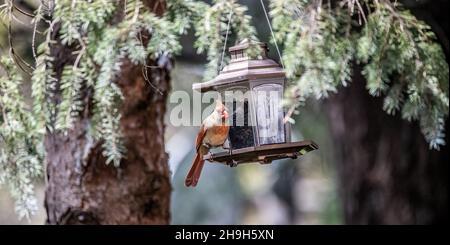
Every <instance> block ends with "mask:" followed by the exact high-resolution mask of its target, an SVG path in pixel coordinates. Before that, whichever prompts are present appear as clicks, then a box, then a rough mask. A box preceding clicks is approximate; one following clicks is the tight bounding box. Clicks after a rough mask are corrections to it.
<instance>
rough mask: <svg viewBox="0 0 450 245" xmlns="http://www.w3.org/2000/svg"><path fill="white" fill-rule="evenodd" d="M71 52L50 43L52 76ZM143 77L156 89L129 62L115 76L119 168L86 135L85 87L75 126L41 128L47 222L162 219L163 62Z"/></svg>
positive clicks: (165, 188) (165, 187)
mask: <svg viewBox="0 0 450 245" xmlns="http://www.w3.org/2000/svg"><path fill="white" fill-rule="evenodd" d="M145 3H146V6H147V7H149V8H150V9H152V10H153V11H154V12H156V13H157V14H161V13H162V12H163V11H164V8H165V5H164V4H162V3H163V1H159V0H155V1H151V0H149V1H145ZM54 38H55V39H56V40H58V37H57V36H55V37H54ZM71 53H72V50H71V49H70V48H68V47H64V46H62V45H61V44H59V43H57V44H55V45H54V46H52V55H53V56H54V57H56V59H55V64H54V66H55V68H54V69H55V73H56V78H58V77H60V76H61V73H62V68H63V66H64V64H67V63H70V62H73V56H72V55H71ZM151 62H153V61H149V64H150V65H152V63H151ZM148 74H149V79H150V80H151V81H150V82H152V83H153V84H154V85H156V86H157V87H158V89H159V90H160V91H161V92H162V94H160V93H159V92H157V91H155V89H153V88H151V86H149V85H148V84H147V82H146V81H145V80H144V77H143V74H142V70H141V67H140V66H136V65H133V64H132V63H131V62H127V61H125V62H124V64H123V65H122V70H121V74H120V75H119V78H118V79H117V83H118V85H119V86H120V88H121V89H122V92H123V94H124V97H125V99H124V101H123V103H122V107H121V114H122V119H121V128H122V130H123V134H124V138H125V145H126V148H127V155H126V158H125V159H123V160H122V162H121V166H120V167H119V168H116V167H114V166H113V165H112V164H111V165H106V164H105V158H104V157H103V155H102V149H101V148H102V147H101V142H97V141H93V140H92V139H91V138H90V137H89V135H88V127H89V120H90V116H91V113H92V112H91V108H92V101H91V93H92V91H90V90H86V91H85V92H86V93H85V94H84V98H85V101H86V102H87V104H88V105H89V106H87V107H86V109H85V111H84V112H83V113H82V115H81V118H80V119H79V120H78V121H77V122H76V123H75V126H74V128H73V129H71V130H70V131H69V132H68V133H67V134H62V133H48V135H47V136H46V140H45V147H46V151H47V159H46V161H47V189H46V193H45V208H46V210H47V222H46V223H47V224H168V223H169V219H170V213H169V204H170V193H171V184H170V179H169V168H168V164H167V159H168V156H167V154H166V153H165V149H164V121H163V120H164V114H165V111H166V106H165V105H166V97H167V94H168V91H169V89H170V78H169V73H168V68H167V67H164V68H161V69H149V70H148ZM56 102H57V101H56Z"/></svg>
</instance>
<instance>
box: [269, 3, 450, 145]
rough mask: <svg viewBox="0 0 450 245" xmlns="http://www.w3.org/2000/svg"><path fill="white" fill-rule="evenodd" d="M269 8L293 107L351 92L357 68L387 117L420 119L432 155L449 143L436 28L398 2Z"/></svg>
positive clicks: (442, 59)
mask: <svg viewBox="0 0 450 245" xmlns="http://www.w3.org/2000/svg"><path fill="white" fill-rule="evenodd" d="M271 9H272V10H271V15H272V17H273V25H274V28H275V29H276V38H277V40H278V41H279V42H282V43H283V45H284V55H283V60H284V63H285V68H286V73H287V76H288V78H289V80H290V81H291V83H290V85H289V92H288V95H287V96H288V98H289V101H288V103H290V104H294V105H295V106H298V105H299V102H303V101H305V100H306V99H307V98H309V97H315V98H316V99H321V98H326V97H327V96H328V95H329V93H330V92H333V93H334V92H337V90H338V88H339V87H340V86H348V85H349V82H351V74H352V68H353V67H352V64H354V62H356V63H357V64H359V65H361V66H362V67H363V68H362V69H363V70H362V74H363V75H364V76H365V78H366V80H367V84H366V88H367V90H368V92H369V93H370V94H371V95H372V96H377V97H378V96H383V98H384V104H383V109H384V110H385V111H386V113H388V114H391V115H394V114H396V113H401V116H402V117H403V118H404V119H406V120H409V121H411V120H418V121H419V123H420V126H421V129H422V132H423V134H424V136H425V139H426V140H427V141H428V142H429V144H430V148H432V149H439V146H441V145H444V144H445V142H444V136H445V135H444V121H445V118H447V117H448V110H449V98H448V64H447V62H446V60H445V56H444V53H443V51H442V48H441V47H440V45H439V44H438V43H437V42H436V37H435V35H434V33H433V32H432V31H431V28H430V27H429V26H428V25H426V24H425V23H424V22H422V21H420V20H418V19H416V18H415V17H414V16H413V15H412V14H411V13H410V12H409V11H408V10H405V9H404V8H403V6H402V5H401V4H400V3H398V2H397V1H388V0H374V1H370V0H343V1H338V2H337V3H336V2H335V3H334V4H330V2H329V1H328V2H327V1H321V0H302V1H299V0H272V1H271ZM349 109H351V108H349ZM291 111H292V110H291Z"/></svg>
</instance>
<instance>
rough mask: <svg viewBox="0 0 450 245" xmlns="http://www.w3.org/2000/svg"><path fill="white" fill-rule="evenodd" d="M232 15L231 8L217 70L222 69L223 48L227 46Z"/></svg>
mask: <svg viewBox="0 0 450 245" xmlns="http://www.w3.org/2000/svg"><path fill="white" fill-rule="evenodd" d="M232 15H233V10H231V11H230V14H229V15H228V24H227V33H226V34H225V42H224V43H223V50H222V58H221V59H220V66H219V72H220V71H221V70H222V65H223V57H224V56H225V49H226V47H227V40H228V32H229V30H230V22H231V16H232Z"/></svg>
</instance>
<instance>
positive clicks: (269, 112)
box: [192, 40, 318, 167]
mask: <svg viewBox="0 0 450 245" xmlns="http://www.w3.org/2000/svg"><path fill="white" fill-rule="evenodd" d="M250 45H258V46H259V47H260V50H261V53H260V57H259V58H258V59H250V58H249V57H248V56H247V52H246V51H247V49H248V48H249V47H250ZM229 52H230V55H231V60H230V62H229V64H228V65H227V66H225V67H224V68H223V69H222V70H221V71H220V72H219V75H218V76H217V77H215V78H214V79H213V80H210V81H207V82H204V83H195V84H193V86H192V88H193V89H194V90H197V91H200V92H207V91H217V92H219V93H220V94H221V96H222V98H225V104H226V106H227V107H228V108H229V109H232V110H231V111H232V112H233V113H232V114H231V116H230V131H229V136H228V142H229V145H230V149H229V150H224V151H223V152H216V153H209V154H207V155H205V156H204V159H205V160H208V161H210V162H219V163H222V164H226V165H229V166H232V167H233V166H237V165H238V164H243V163H251V162H259V163H261V164H267V163H271V162H272V161H273V160H278V159H284V158H292V159H295V158H297V157H299V156H301V155H304V154H305V153H307V152H309V151H313V150H316V149H318V146H317V144H316V143H314V142H313V141H310V140H305V141H299V142H291V137H290V134H291V132H290V123H285V122H283V119H284V116H285V112H284V109H283V108H282V106H280V104H281V101H282V99H283V94H284V85H285V80H286V76H285V72H284V71H283V69H282V68H281V67H280V66H279V65H278V64H277V63H276V62H275V61H273V60H272V59H269V58H268V57H267V52H268V48H267V45H266V44H265V43H252V44H251V43H250V42H249V41H248V40H244V41H242V42H240V43H239V44H238V45H236V46H233V47H230V48H229ZM230 92H231V93H234V92H242V93H237V94H238V95H239V94H242V95H243V96H236V93H234V95H233V98H232V99H231V104H230V103H229V99H230V97H229V94H230ZM248 92H250V93H248Z"/></svg>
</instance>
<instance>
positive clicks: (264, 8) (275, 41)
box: [260, 0, 284, 69]
mask: <svg viewBox="0 0 450 245" xmlns="http://www.w3.org/2000/svg"><path fill="white" fill-rule="evenodd" d="M260 3H261V6H262V8H263V10H264V14H265V15H266V20H267V25H268V26H269V29H270V33H272V38H273V42H274V44H275V48H276V49H277V53H278V57H280V63H281V67H283V69H284V63H283V59H282V58H281V53H280V49H279V48H278V44H277V39H276V38H275V34H273V30H272V25H271V24H270V20H269V15H268V14H267V11H266V7H265V6H264V3H263V0H260Z"/></svg>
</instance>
